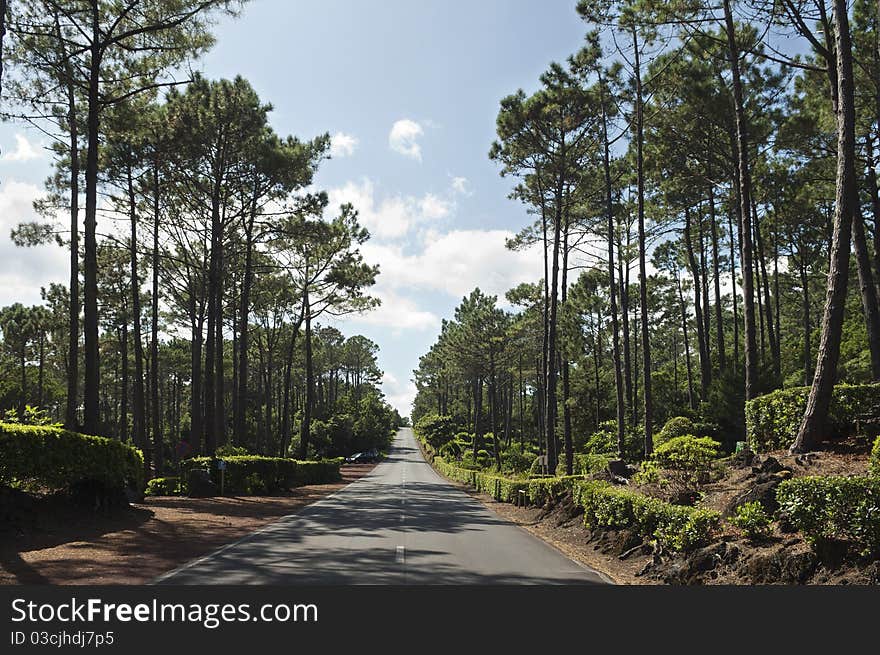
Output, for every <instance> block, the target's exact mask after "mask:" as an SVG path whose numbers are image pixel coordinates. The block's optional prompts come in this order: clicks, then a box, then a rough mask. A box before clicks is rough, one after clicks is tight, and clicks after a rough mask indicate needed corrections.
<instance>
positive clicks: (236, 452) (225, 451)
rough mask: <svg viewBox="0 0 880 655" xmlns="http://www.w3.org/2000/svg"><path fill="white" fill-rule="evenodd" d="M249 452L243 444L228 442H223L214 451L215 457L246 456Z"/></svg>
mask: <svg viewBox="0 0 880 655" xmlns="http://www.w3.org/2000/svg"><path fill="white" fill-rule="evenodd" d="M250 454H251V453H250V452H248V449H247V448H245V447H244V446H233V445H232V444H228V443H225V444H223V445H222V446H220V447H219V448H217V451H216V455H217V457H246V456H247V455H250Z"/></svg>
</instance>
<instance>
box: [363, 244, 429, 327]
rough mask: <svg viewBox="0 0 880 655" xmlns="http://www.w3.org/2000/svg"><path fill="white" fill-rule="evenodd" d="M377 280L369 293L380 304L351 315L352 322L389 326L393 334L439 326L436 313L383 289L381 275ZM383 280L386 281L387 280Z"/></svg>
mask: <svg viewBox="0 0 880 655" xmlns="http://www.w3.org/2000/svg"><path fill="white" fill-rule="evenodd" d="M367 261H371V260H369V259H368V260H367ZM371 263H375V262H371ZM379 281H380V282H379V285H378V287H379V288H378V289H373V290H371V291H370V293H371V295H374V296H376V297H378V298H379V300H381V301H382V304H381V305H379V307H377V308H376V309H373V310H371V311H369V312H365V313H364V314H358V315H354V316H351V317H350V320H351V321H352V322H356V323H363V324H366V325H377V326H381V327H386V328H390V329H391V332H392V334H395V335H399V334H400V333H401V331H402V330H417V331H424V330H433V329H437V328H439V327H440V319H439V318H438V317H437V315H435V314H433V313H432V312H429V311H425V310H423V309H421V308H420V307H419V306H418V305H417V304H416V303H415V302H413V301H412V300H411V299H409V298H406V297H404V296H401V295H399V294H398V293H396V292H394V291H392V290H390V289H388V288H387V287H386V288H384V289H383V288H382V286H383V285H382V284H381V282H382V281H383V276H382V275H380V276H379ZM384 281H386V282H387V280H384Z"/></svg>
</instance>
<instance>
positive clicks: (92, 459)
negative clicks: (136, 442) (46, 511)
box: [0, 423, 144, 492]
mask: <svg viewBox="0 0 880 655" xmlns="http://www.w3.org/2000/svg"><path fill="white" fill-rule="evenodd" d="M80 482H96V483H98V484H100V485H102V486H103V487H104V488H106V489H124V488H126V487H131V488H134V489H135V490H137V491H138V492H139V491H140V490H142V489H143V487H144V458H143V454H142V453H141V451H140V450H137V449H135V448H132V447H131V446H129V445H126V444H124V443H121V442H119V441H115V440H113V439H106V438H104V437H94V436H89V435H84V434H79V433H76V432H71V431H69V430H63V429H61V428H56V427H50V426H36V425H16V424H7V423H0V483H3V484H7V485H37V486H40V487H44V488H48V489H53V490H56V489H68V488H70V486H71V485H74V484H76V483H80Z"/></svg>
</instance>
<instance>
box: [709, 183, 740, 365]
mask: <svg viewBox="0 0 880 655" xmlns="http://www.w3.org/2000/svg"><path fill="white" fill-rule="evenodd" d="M709 220H710V221H711V225H710V226H709V229H710V230H711V231H712V234H711V237H712V272H713V277H714V281H715V284H714V291H715V344H716V345H715V349H716V350H717V351H718V371H719V372H720V373H722V374H723V373H724V370H725V369H726V368H727V353H726V348H725V347H724V318H723V315H722V307H721V272H720V268H719V255H718V222H717V218H716V216H715V188H714V186H713V185H712V184H709ZM734 293H736V290H734Z"/></svg>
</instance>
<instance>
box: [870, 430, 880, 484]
mask: <svg viewBox="0 0 880 655" xmlns="http://www.w3.org/2000/svg"><path fill="white" fill-rule="evenodd" d="M868 475H873V476H875V477H878V478H880V437H877V438H876V439H875V440H874V447H873V448H871V455H870V457H869V458H868Z"/></svg>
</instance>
